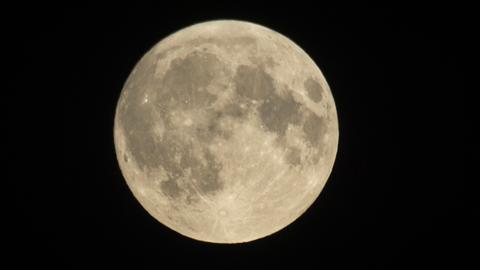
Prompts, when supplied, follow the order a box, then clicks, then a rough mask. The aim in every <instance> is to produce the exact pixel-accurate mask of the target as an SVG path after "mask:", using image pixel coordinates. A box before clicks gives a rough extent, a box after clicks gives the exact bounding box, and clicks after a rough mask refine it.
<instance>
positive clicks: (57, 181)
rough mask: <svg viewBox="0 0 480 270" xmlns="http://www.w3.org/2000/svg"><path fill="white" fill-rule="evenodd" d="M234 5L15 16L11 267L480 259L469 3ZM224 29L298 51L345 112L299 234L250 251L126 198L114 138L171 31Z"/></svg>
mask: <svg viewBox="0 0 480 270" xmlns="http://www.w3.org/2000/svg"><path fill="white" fill-rule="evenodd" d="M234 2H235V1H231V2H225V3H224V4H215V5H213V4H211V5H208V4H204V3H198V4H196V5H194V6H191V5H190V4H188V3H186V2H185V3H183V4H179V5H178V6H168V7H166V6H161V5H160V4H158V5H157V6H147V7H142V8H133V7H128V6H123V7H118V6H115V7H113V6H112V7H110V8H105V7H104V8H101V9H100V8H97V7H96V6H90V7H88V8H87V7H83V8H81V9H80V8H78V9H74V8H70V9H67V8H59V7H55V8H54V7H48V8H47V7H42V8H43V9H40V7H39V8H38V9H37V8H36V7H31V8H29V9H28V12H18V16H16V15H13V14H12V18H11V19H10V17H8V18H7V17H4V19H3V20H5V22H4V25H5V26H6V27H7V28H8V30H9V31H8V34H9V35H10V34H12V36H11V38H9V39H8V40H11V41H12V42H9V43H8V45H11V46H12V49H11V50H10V49H9V51H6V52H7V54H10V56H14V58H16V61H13V65H14V66H13V68H12V69H13V70H14V72H13V75H11V76H9V78H8V79H9V81H10V80H11V81H12V83H11V84H9V86H11V88H10V89H12V90H11V91H5V92H6V93H7V92H8V95H9V96H7V100H6V103H7V105H8V106H9V112H8V116H9V121H10V122H9V127H10V128H8V135H9V136H11V140H10V141H9V142H8V143H7V144H9V145H7V146H10V147H12V146H13V147H12V150H11V151H10V150H9V154H8V156H9V157H10V158H9V162H10V163H9V164H8V168H9V174H8V176H9V179H8V182H9V183H12V184H13V186H14V188H13V192H12V193H13V195H14V203H13V204H8V207H10V205H12V206H13V207H11V211H12V212H13V213H14V218H13V219H11V221H13V230H11V231H7V232H6V233H7V235H8V236H10V237H8V238H9V239H10V238H11V243H10V241H9V243H8V245H9V246H11V248H9V250H10V251H12V252H13V256H8V257H10V258H11V259H13V261H14V262H15V263H16V264H19V267H14V268H17V269H21V268H22V266H23V265H25V267H27V265H28V266H35V265H36V266H38V265H49V266H51V267H53V268H57V267H58V268H59V269H72V268H81V269H91V268H95V267H106V268H108V269H111V268H113V267H121V268H123V267H125V268H131V269H144V268H145V269H147V268H148V269H171V267H182V266H193V267H200V269H204V267H205V268H206V267H212V268H222V269H230V268H232V267H233V268H243V269H251V268H252V267H253V268H255V267H256V266H262V267H264V268H265V267H269V268H270V269H273V267H284V266H292V267H295V269H304V268H307V267H309V268H313V267H316V268H317V267H318V268H319V269H332V268H334V269H343V268H345V269H352V268H353V269H355V268H354V267H365V268H369V269H372V268H371V267H373V268H374V267H377V268H385V269H392V268H402V269H405V268H407V269H410V268H415V267H417V266H422V267H426V268H429V267H433V266H453V267H455V266H459V265H462V266H468V264H469V263H470V262H471V260H470V259H471V258H473V256H474V255H475V256H476V257H478V251H479V250H478V241H477V240H476V239H478V238H477V237H478V234H477V232H476V229H478V228H477V227H476V226H475V225H474V223H473V221H474V219H475V218H478V215H479V212H480V211H479V208H478V207H477V206H475V204H474V203H473V196H471V195H470V192H471V189H469V188H467V185H468V179H469V178H468V177H467V174H466V172H465V170H466V168H465V167H466V166H465V165H464V163H465V160H466V158H467V157H468V155H469V151H471V150H470V149H469V146H467V144H466V140H467V137H468V136H470V135H469V134H470V128H471V126H472V125H473V124H472V122H469V121H468V120H467V119H466V117H465V115H466V112H465V111H464V109H465V105H464V101H465V100H464V99H465V96H464V92H465V90H466V89H467V87H466V83H465V80H466V75H465V72H466V69H467V68H466V66H465V65H464V64H463V61H465V59H466V58H468V55H467V54H466V50H467V47H468V46H467V43H468V42H467V40H466V37H467V36H469V35H472V32H469V31H468V29H467V28H468V27H467V26H468V24H467V21H468V18H469V17H468V15H467V12H466V11H467V10H468V8H465V9H461V8H453V7H448V6H444V7H438V8H437V7H429V8H420V7H409V8H381V9H378V8H365V7H361V8H360V7H348V8H346V7H345V8H336V9H332V8H327V7H322V6H321V5H319V4H317V5H313V4H311V5H307V4H298V6H297V7H292V6H293V5H295V2H290V3H289V4H278V5H279V6H278V7H276V8H273V7H272V6H268V5H264V6H257V4H255V5H253V4H246V2H238V3H234ZM278 2H281V1H278ZM284 2H286V1H284ZM275 5H277V4H275ZM16 10H17V11H18V10H21V9H16ZM43 10H45V11H43ZM6 12H7V13H8V11H6ZM15 14H17V13H15ZM213 19H239V20H247V21H251V22H254V23H258V24H261V25H264V26H266V27H269V28H271V29H274V30H276V31H277V32H280V33H282V34H283V35H285V36H287V37H289V38H290V39H291V40H293V41H294V42H295V43H297V44H298V45H299V46H300V47H302V48H303V49H304V50H305V51H306V52H307V53H308V54H309V55H310V57H311V58H312V59H313V60H314V61H315V62H316V63H317V65H318V66H319V67H320V69H321V70H322V72H323V74H324V75H325V77H326V79H327V81H328V83H329V85H330V88H331V90H332V93H333V96H334V99H335V102H336V106H337V111H338V117H339V126H340V141H339V149H338V154H337V159H336V162H335V165H334V168H333V172H332V174H331V176H330V178H329V181H328V182H327V184H326V186H325V188H324V190H323V191H322V193H321V195H320V196H319V198H318V199H317V200H316V201H315V203H314V204H313V205H312V206H311V207H310V208H309V209H308V211H307V212H306V213H305V214H304V215H302V216H301V217H300V218H299V219H298V220H296V221H295V222H294V223H293V224H291V225H290V226H288V227H286V228H285V229H283V230H281V231H280V232H278V233H275V234H273V235H271V236H269V237H267V238H263V239H260V240H257V241H254V242H250V243H246V244H241V245H221V244H209V243H204V242H199V241H196V240H192V239H190V238H187V237H184V236H182V235H179V234H178V233H176V232H174V231H172V230H170V229H168V228H167V227H165V226H164V225H162V224H160V223H159V222H157V221H156V220H155V219H154V218H153V217H151V216H150V215H149V214H148V213H147V212H146V211H145V210H144V209H143V207H142V206H141V205H140V204H139V203H138V202H137V201H136V199H135V198H134V197H133V195H132V194H131V192H130V190H129V189H128V187H127V185H126V183H125V181H124V179H123V177H122V175H121V172H120V169H119V166H118V164H117V161H116V156H115V149H114V144H113V119H114V112H115V106H116V102H117V99H118V97H119V94H120V91H121V89H122V86H123V84H124V82H125V80H126V78H127V76H128V75H129V73H130V72H131V70H132V69H133V67H134V65H135V64H136V62H137V61H138V60H139V59H140V57H141V56H142V55H143V54H144V53H145V52H147V51H148V50H149V49H150V48H151V47H152V46H153V45H154V44H156V43H157V42H158V41H160V40H161V39H162V38H164V37H166V36H167V35H169V34H171V33H173V32H175V31H177V30H179V29H181V28H183V27H186V26H189V25H191V24H194V23H198V22H202V21H206V20H213ZM10 52H12V53H10ZM18 56H20V59H21V61H18ZM10 95H11V96H10ZM470 154H471V152H470ZM470 181H471V180H470ZM6 192H8V193H10V191H6ZM474 244H476V245H477V247H475V246H474ZM458 269H462V267H460V268H458Z"/></svg>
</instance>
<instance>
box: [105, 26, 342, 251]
mask: <svg viewBox="0 0 480 270" xmlns="http://www.w3.org/2000/svg"><path fill="white" fill-rule="evenodd" d="M338 137H339V132H338V119H337V111H336V107H335V102H334V99H333V96H332V93H331V91H330V88H329V86H328V84H327V82H326V80H325V78H324V76H323V75H322V72H321V71H320V69H319V68H318V67H317V65H316V64H315V63H314V61H313V60H312V59H311V58H310V57H309V56H308V55H307V54H306V53H305V52H304V51H303V50H302V49H301V48H300V47H299V46H297V45H296V44H295V43H294V42H292V41H291V40H290V39H288V38H287V37H285V36H283V35H281V34H279V33H277V32H275V31H273V30H271V29H269V28H266V27H263V26H260V25H258V24H254V23H250V22H244V21H235V20H217V21H209V22H204V23H199V24H195V25H193V26H189V27H187V28H184V29H182V30H180V31H178V32H175V33H174V34H172V35H170V36H168V37H166V38H165V39H163V40H161V41H160V42H159V43H157V44H156V45H155V46H154V47H153V48H152V49H150V50H149V51H148V52H147V53H146V54H145V55H144V56H143V57H142V58H141V59H140V61H139V62H138V63H137V64H136V66H135V68H134V69H133V71H132V72H131V74H130V76H129V77H128V79H127V81H126V82H125V85H124V88H123V90H122V92H121V94H120V98H119V100H118V103H117V107H116V113H115V120H114V143H115V150H116V155H117V159H118V162H119V166H120V169H121V171H122V174H123V176H124V178H125V179H126V182H127V184H128V187H129V188H130V190H131V191H132V193H133V195H134V196H135V198H136V199H137V200H138V201H139V202H140V204H141V205H142V206H143V207H144V208H145V209H146V211H147V212H148V213H150V215H152V216H153V217H154V218H155V219H156V220H158V221H159V222H160V223H162V224H164V225H165V226H167V227H169V228H171V229H172V230H174V231H176V232H178V233H180V234H182V235H184V236H187V237H190V238H193V239H196V240H200V241H205V242H213V243H241V242H249V241H253V240H256V239H259V238H262V237H265V236H268V235H271V234H273V233H275V232H277V231H279V230H281V229H282V228H284V227H286V226H287V225H289V224H291V223H292V222H293V221H295V220H296V219H297V218H299V217H300V216H301V215H302V214H303V213H304V212H305V211H306V210H307V209H308V208H309V207H310V206H311V205H312V203H313V202H314V201H315V200H316V198H317V197H318V196H319V194H320V192H321V190H322V189H323V187H324V185H325V183H326V181H327V179H328V177H329V175H330V173H331V171H332V168H333V165H334V161H335V157H336V153H337V147H338Z"/></svg>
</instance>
